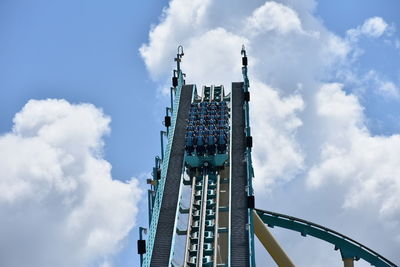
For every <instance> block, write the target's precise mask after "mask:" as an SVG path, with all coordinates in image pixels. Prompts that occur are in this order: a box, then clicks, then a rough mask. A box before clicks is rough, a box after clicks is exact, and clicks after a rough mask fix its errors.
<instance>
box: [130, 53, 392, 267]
mask: <svg viewBox="0 0 400 267" xmlns="http://www.w3.org/2000/svg"><path fill="white" fill-rule="evenodd" d="M241 54H242V74H243V81H242V82H233V83H232V87H231V90H230V92H229V93H226V92H225V90H224V87H223V86H222V85H212V86H203V87H202V88H201V89H199V90H198V89H197V87H196V85H193V84H190V85H189V84H186V83H185V74H184V73H183V72H182V70H181V60H182V57H183V55H184V53H183V47H182V46H179V47H178V53H177V56H176V58H175V61H176V64H177V68H176V70H174V71H173V77H172V87H171V106H170V107H167V108H166V116H165V118H164V125H165V127H166V130H165V131H161V132H160V138H161V157H156V158H155V165H154V168H153V172H152V176H153V177H152V178H151V179H148V180H147V183H148V184H149V186H150V189H149V190H148V206H149V231H147V232H148V233H147V239H146V240H144V239H143V232H146V229H145V228H143V227H140V228H139V234H140V238H139V240H138V246H137V247H138V253H139V254H140V265H141V266H145V267H149V266H152V267H161V266H175V267H178V266H185V267H200V266H205V267H222V266H240V267H244V266H250V267H253V266H255V265H256V262H255V250H254V238H255V236H256V237H257V238H258V239H259V240H260V241H261V243H262V245H263V246H264V247H265V249H266V250H267V251H268V253H269V254H270V255H271V257H272V258H273V260H274V261H275V262H276V264H277V265H278V266H284V267H286V266H288V267H290V266H295V264H294V263H293V262H292V260H291V259H290V258H289V256H288V255H287V254H286V253H285V251H284V250H283V249H282V247H281V246H280V245H279V243H278V242H277V241H276V240H275V238H274V237H273V236H272V234H271V232H270V231H269V229H268V227H281V228H284V229H288V230H292V231H296V232H299V233H300V234H301V235H302V236H312V237H315V238H318V239H320V240H323V241H325V242H328V243H331V244H332V245H333V247H334V249H335V250H338V251H339V252H340V256H341V259H342V260H343V264H344V266H345V267H351V266H354V261H357V260H359V259H363V260H365V261H366V262H368V263H370V264H371V265H373V266H378V267H389V266H391V267H393V266H396V265H395V264H394V263H393V262H391V261H390V260H388V259H386V258H384V257H383V256H381V255H380V254H378V253H377V252H375V251H373V250H372V249H369V248H367V247H366V246H364V245H362V244H360V243H358V242H357V241H354V240H353V239H351V238H349V237H346V236H344V235H342V234H340V233H338V232H336V231H333V230H331V229H328V228H326V227H323V226H321V225H318V224H315V223H312V222H309V221H305V220H302V219H298V218H295V217H291V216H287V215H283V214H279V213H275V212H270V211H265V210H261V209H256V208H255V198H254V190H253V185H252V179H253V177H254V172H253V167H252V154H251V153H252V147H253V139H252V136H251V129H250V117H249V102H250V92H249V87H250V85H249V79H248V75H247V66H248V59H247V55H246V50H245V48H244V46H243V47H242V50H241ZM165 138H166V139H167V143H166V145H164V139H165Z"/></svg>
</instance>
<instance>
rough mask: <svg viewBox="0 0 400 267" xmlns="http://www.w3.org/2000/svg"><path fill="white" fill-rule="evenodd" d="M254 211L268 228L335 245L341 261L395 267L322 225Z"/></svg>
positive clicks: (367, 249)
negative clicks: (280, 228)
mask: <svg viewBox="0 0 400 267" xmlns="http://www.w3.org/2000/svg"><path fill="white" fill-rule="evenodd" d="M255 210H256V212H257V214H258V216H260V218H261V219H262V220H263V222H264V223H266V224H267V225H268V226H269V227H274V226H277V227H282V228H285V229H289V230H293V231H297V232H299V233H301V235H302V236H307V235H310V236H313V237H316V238H318V239H321V240H324V241H326V242H329V243H331V244H333V245H335V250H340V252H341V255H342V258H343V259H348V258H351V259H355V260H358V259H363V260H365V261H367V262H368V263H370V264H371V265H374V266H377V267H396V266H397V265H396V264H394V263H393V262H391V261H390V260H388V259H386V258H385V257H383V256H382V255H380V254H379V253H377V252H375V251H374V250H372V249H370V248H368V247H366V246H364V245H362V244H361V243H359V242H357V241H355V240H353V239H351V238H349V237H347V236H345V235H343V234H341V233H339V232H336V231H334V230H331V229H329V228H327V227H324V226H322V225H319V224H316V223H313V222H309V221H306V220H303V219H299V218H296V217H292V216H288V215H284V214H280V213H276V212H272V211H266V210H261V209H255Z"/></svg>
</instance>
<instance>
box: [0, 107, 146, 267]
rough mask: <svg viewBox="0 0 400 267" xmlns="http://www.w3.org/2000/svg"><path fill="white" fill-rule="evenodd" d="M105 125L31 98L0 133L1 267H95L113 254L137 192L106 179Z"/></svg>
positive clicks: (92, 111)
mask: <svg viewBox="0 0 400 267" xmlns="http://www.w3.org/2000/svg"><path fill="white" fill-rule="evenodd" d="M109 122H110V118H109V117H107V116H105V115H104V114H103V113H102V112H101V110H99V109H97V108H96V107H94V106H93V105H89V104H79V105H72V104H70V103H68V102H67V101H65V100H51V99H49V100H41V101H38V100H31V101H29V102H28V103H27V104H26V105H25V106H24V108H23V109H22V110H21V111H20V112H19V113H17V114H16V115H15V117H14V126H13V130H12V132H9V133H7V134H4V135H2V136H0V169H1V176H0V217H1V218H2V219H1V220H0V229H1V230H0V232H1V236H2V239H1V240H2V241H0V265H1V266H9V267H20V266H41V267H43V266H93V265H100V264H102V262H103V261H104V260H105V259H106V257H107V256H109V255H111V254H112V253H113V252H115V251H116V250H117V249H118V246H119V244H120V241H121V240H122V239H124V237H126V236H127V234H128V232H129V231H130V229H131V228H132V227H133V226H134V223H135V216H136V213H137V207H136V205H137V203H138V201H139V199H140V195H141V190H140V189H139V187H138V182H137V181H136V180H135V179H133V180H131V181H129V182H121V181H117V180H113V179H112V177H111V165H110V164H109V163H108V162H107V161H106V160H104V159H103V155H102V147H103V141H102V138H103V136H104V135H105V134H107V133H108V132H109V131H110V129H109V126H108V125H109ZM110 215H111V216H110Z"/></svg>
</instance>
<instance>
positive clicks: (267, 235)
mask: <svg viewBox="0 0 400 267" xmlns="http://www.w3.org/2000/svg"><path fill="white" fill-rule="evenodd" d="M253 218H254V233H255V234H256V236H257V237H258V240H260V242H261V243H262V244H263V246H264V247H265V249H266V250H267V251H268V253H269V254H270V255H271V257H272V258H273V259H274V261H275V262H276V264H278V266H280V267H294V264H293V262H292V261H291V260H290V259H289V257H288V255H287V254H286V253H285V251H284V250H283V249H282V247H281V246H280V245H279V243H278V241H276V239H275V238H274V237H273V235H272V234H271V232H270V231H269V230H268V228H267V226H265V224H264V222H263V221H262V220H261V218H260V216H258V214H257V212H256V211H254V210H253ZM345 267H347V266H345ZM349 267H350V265H349Z"/></svg>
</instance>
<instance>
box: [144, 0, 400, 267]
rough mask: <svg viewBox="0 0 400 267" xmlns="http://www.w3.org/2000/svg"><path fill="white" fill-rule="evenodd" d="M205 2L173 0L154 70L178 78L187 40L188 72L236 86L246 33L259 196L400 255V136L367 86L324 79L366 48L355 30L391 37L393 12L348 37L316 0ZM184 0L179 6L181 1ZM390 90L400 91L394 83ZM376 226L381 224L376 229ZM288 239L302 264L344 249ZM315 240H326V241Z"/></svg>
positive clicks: (190, 77)
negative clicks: (364, 96) (389, 128)
mask: <svg viewBox="0 0 400 267" xmlns="http://www.w3.org/2000/svg"><path fill="white" fill-rule="evenodd" d="M197 3H198V4H199V6H196V7H194V6H193V5H192V4H189V3H186V2H184V1H181V0H173V1H171V3H170V8H168V9H166V10H165V11H164V14H165V16H164V17H163V19H162V20H161V21H160V23H159V24H158V25H157V26H155V27H154V28H153V29H152V30H151V32H150V40H149V43H148V44H144V45H143V46H142V48H141V50H140V51H141V55H142V57H143V59H144V61H145V63H146V66H147V68H148V70H149V73H150V75H151V76H152V77H153V78H155V79H156V80H158V81H160V83H163V82H164V80H166V79H167V78H168V79H169V71H170V70H171V66H173V65H172V64H173V63H172V64H171V60H172V58H173V57H174V56H175V53H176V52H175V51H176V47H177V46H178V45H179V44H183V46H184V48H185V57H184V59H183V69H184V71H185V72H186V73H187V81H188V82H190V83H196V84H197V85H198V86H201V85H203V83H217V84H219V83H224V85H225V86H226V87H228V88H229V87H230V85H229V82H230V81H240V80H241V77H240V58H239V57H240V54H239V52H240V48H241V45H242V43H245V44H246V47H247V50H248V51H247V52H248V57H249V75H250V85H251V87H250V90H251V107H250V109H251V123H252V134H253V136H254V153H253V156H254V167H255V175H256V177H255V187H256V193H257V195H256V197H257V199H258V200H257V206H258V207H260V208H265V209H270V210H276V211H281V212H288V213H291V214H293V215H297V216H300V217H305V218H307V219H310V220H315V221H316V222H318V223H322V224H327V225H328V226H330V227H332V228H334V229H337V230H339V231H343V232H344V233H345V234H348V235H350V236H351V237H354V238H355V239H360V241H361V242H367V244H368V245H371V244H372V245H371V246H372V247H373V248H374V249H376V250H378V251H381V252H382V253H383V254H384V255H387V256H388V257H396V255H397V254H396V253H397V251H398V249H399V248H400V244H399V241H398V238H396V236H398V235H399V234H400V233H399V231H398V230H395V229H396V227H394V226H395V225H397V224H398V222H399V221H400V212H399V211H400V208H399V207H398V205H397V204H395V203H398V199H397V197H396V196H397V195H400V188H399V187H398V185H397V183H398V182H397V181H396V180H398V179H397V176H396V174H397V170H396V172H394V175H393V176H392V177H387V178H382V176H380V173H385V174H389V173H390V172H391V171H395V168H396V165H400V164H398V161H397V160H398V157H397V156H395V151H396V150H398V148H397V146H398V145H397V142H398V141H397V139H398V137H397V135H394V136H373V135H372V134H371V133H369V131H368V129H367V127H366V126H365V119H366V118H365V115H364V108H363V106H362V105H361V104H360V102H359V99H358V97H357V96H356V95H353V94H348V93H346V92H345V91H346V90H345V88H346V84H344V85H341V84H338V83H326V80H330V81H331V80H332V77H336V75H337V74H338V73H339V74H340V72H341V71H343V72H346V71H348V70H349V69H351V68H352V64H353V63H354V62H355V61H356V60H357V59H358V58H359V56H360V55H361V53H360V50H359V49H358V48H357V44H356V42H355V39H354V38H359V36H361V35H365V36H369V37H374V38H376V37H379V36H382V35H383V34H385V32H386V31H387V23H386V22H384V21H383V19H381V18H371V19H369V20H366V21H365V23H364V24H363V25H362V26H359V27H358V28H356V29H353V30H350V31H349V32H348V33H347V35H346V36H345V37H340V36H338V35H335V34H334V33H332V32H330V31H329V30H328V29H326V27H325V26H324V25H323V24H322V22H321V20H319V19H318V18H317V17H316V16H315V15H314V8H315V6H316V3H315V1H291V0H285V1H284V0H282V1H254V2H253V1H251V2H249V3H247V2H246V3H243V2H241V1H211V0H210V1H207V2H204V4H201V3H199V2H197ZM178 4H179V6H180V9H178V8H176V9H174V8H172V7H173V6H174V5H178ZM193 9H198V10H202V12H201V16H193V17H186V18H187V19H188V20H187V21H186V25H175V24H173V23H171V22H172V21H177V20H178V19H179V18H180V17H181V16H182V14H181V13H182V12H186V13H187V14H193V12H195V11H194V10H193ZM352 38H353V39H352ZM170 51H173V52H170ZM165 70H166V71H167V72H164V71H165ZM346 73H347V72H346ZM347 74H349V75H350V76H351V75H352V74H353V73H347ZM350 76H349V77H350ZM352 77H353V78H354V79H356V80H357V79H359V77H356V76H352ZM392 89H393V88H392ZM381 91H385V92H386V93H388V92H391V91H393V90H391V88H390V86H388V85H386V87H384V88H383V89H382V90H381ZM370 150H371V151H377V155H374V154H373V153H367V152H368V151H370ZM382 157H383V159H382V160H383V161H385V162H382V160H380V159H381V158H382ZM386 176H388V175H386ZM364 182H365V183H364ZM385 192H389V193H390V194H391V195H390V196H388V195H386V194H385ZM369 194H371V195H372V196H373V197H372V198H370V199H368V198H367V197H366V196H368V195H369ZM366 207H368V210H367V211H365V209H366ZM388 211H391V212H392V213H389V212H388ZM361 225H362V226H361ZM393 225H394V226H393ZM377 227H380V229H381V232H380V234H379V235H375V234H371V232H374V231H375V229H376V228H377ZM393 232H396V234H394V233H393ZM284 245H285V244H284ZM286 246H288V247H290V251H289V254H290V253H293V255H294V258H296V259H297V260H298V262H296V263H297V264H298V265H299V266H324V264H325V263H326V261H328V262H335V260H337V261H338V262H339V261H340V258H339V256H338V255H336V258H332V257H331V256H328V257H329V259H328V258H324V257H322V258H319V259H315V260H314V259H311V258H313V257H304V255H303V253H304V251H303V246H304V244H303V243H302V242H301V243H291V242H288V243H286ZM310 247H311V248H310V249H311V251H321V246H319V245H318V243H315V244H313V245H312V246H310Z"/></svg>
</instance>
